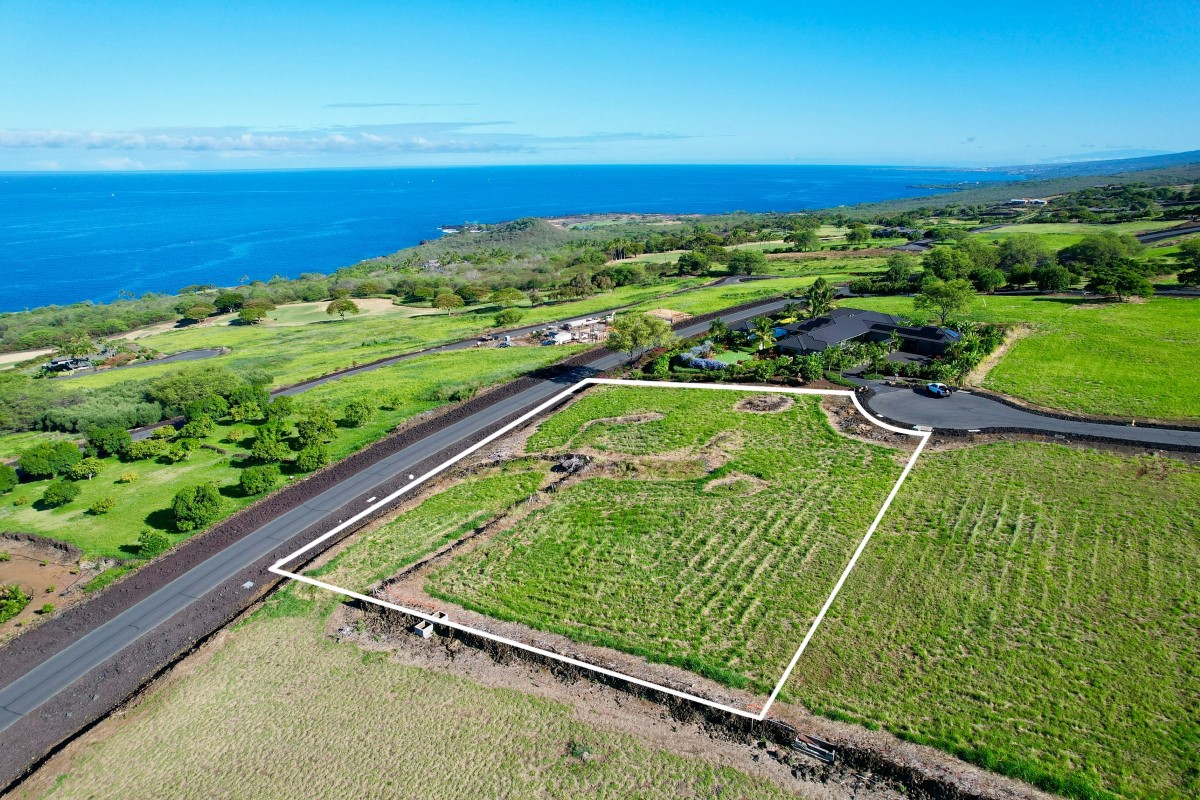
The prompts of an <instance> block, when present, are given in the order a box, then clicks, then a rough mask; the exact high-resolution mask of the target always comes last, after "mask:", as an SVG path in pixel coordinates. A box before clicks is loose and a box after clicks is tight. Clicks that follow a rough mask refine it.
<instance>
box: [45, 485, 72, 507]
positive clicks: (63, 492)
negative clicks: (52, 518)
mask: <svg viewBox="0 0 1200 800" xmlns="http://www.w3.org/2000/svg"><path fill="white" fill-rule="evenodd" d="M76 497H79V484H77V483H72V482H71V481H64V480H57V481H53V482H52V483H51V484H50V485H49V486H47V487H46V491H45V493H43V494H42V503H43V504H44V505H46V506H48V507H50V508H58V507H59V506H65V505H66V504H67V503H69V502H71V501H72V500H74V499H75V498H76Z"/></svg>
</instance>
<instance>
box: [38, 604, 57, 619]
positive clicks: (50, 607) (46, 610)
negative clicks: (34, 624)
mask: <svg viewBox="0 0 1200 800" xmlns="http://www.w3.org/2000/svg"><path fill="white" fill-rule="evenodd" d="M37 613H39V614H41V615H42V616H43V617H44V616H46V615H48V614H53V613H54V603H45V604H44V605H43V606H42V607H41V608H39V609H38V610H37Z"/></svg>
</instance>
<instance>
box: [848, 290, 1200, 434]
mask: <svg viewBox="0 0 1200 800" xmlns="http://www.w3.org/2000/svg"><path fill="white" fill-rule="evenodd" d="M853 304H854V306H855V307H858V308H867V309H873V310H876V311H886V312H890V313H900V314H906V313H911V312H912V300H911V299H908V298H904V297H876V298H864V299H856V300H854V301H853ZM969 316H970V318H972V319H977V320H982V321H984V322H999V323H1027V324H1029V325H1031V326H1032V327H1033V328H1034V333H1033V334H1032V335H1031V336H1028V337H1026V338H1024V339H1021V340H1020V341H1018V342H1017V343H1016V344H1015V345H1014V346H1013V348H1012V349H1011V350H1010V351H1009V352H1008V354H1007V355H1005V356H1004V357H1003V358H1002V359H1001V361H1000V363H999V364H997V365H996V367H995V368H993V369H992V370H991V372H989V373H988V375H987V378H986V379H985V381H984V384H983V385H984V386H985V387H986V388H989V389H994V390H996V391H998V392H1004V393H1006V394H1011V395H1014V396H1016V397H1022V398H1025V399H1026V400H1030V401H1032V402H1034V403H1038V404H1040V405H1044V406H1048V407H1051V408H1060V409H1064V410H1068V411H1081V412H1084V413H1088V414H1106V415H1114V416H1119V417H1130V418H1134V419H1141V420H1147V419H1177V420H1195V419H1198V418H1200V370H1197V369H1196V368H1195V365H1196V364H1197V363H1200V301H1198V300H1194V299H1179V298H1155V299H1153V300H1151V301H1150V302H1148V303H1104V302H1096V301H1085V300H1083V299H1081V298H1055V297H989V296H981V297H978V298H977V299H976V301H975V303H974V306H973V307H972V309H971V311H970V313H969Z"/></svg>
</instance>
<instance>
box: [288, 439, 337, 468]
mask: <svg viewBox="0 0 1200 800" xmlns="http://www.w3.org/2000/svg"><path fill="white" fill-rule="evenodd" d="M328 463H329V448H328V447H326V446H325V445H323V444H310V445H308V446H307V447H305V448H303V449H302V450H301V451H300V452H299V453H298V454H297V455H296V469H298V470H300V471H301V472H312V471H313V470H315V469H320V468H321V467H323V466H325V465H326V464H328Z"/></svg>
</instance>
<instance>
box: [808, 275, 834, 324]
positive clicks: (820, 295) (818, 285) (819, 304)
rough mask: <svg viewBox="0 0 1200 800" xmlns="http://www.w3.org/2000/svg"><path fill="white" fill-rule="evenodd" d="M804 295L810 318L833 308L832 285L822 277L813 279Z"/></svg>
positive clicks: (821, 314) (819, 315) (824, 313)
mask: <svg viewBox="0 0 1200 800" xmlns="http://www.w3.org/2000/svg"><path fill="white" fill-rule="evenodd" d="M804 297H805V299H806V300H807V301H808V316H809V317H810V318H814V319H815V318H816V317H823V316H825V315H826V314H828V313H829V312H830V311H831V310H833V287H832V286H830V285H829V281H827V280H825V279H824V278H817V279H816V280H815V281H813V285H812V286H810V287H808V292H807V293H806V294H805V296H804Z"/></svg>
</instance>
